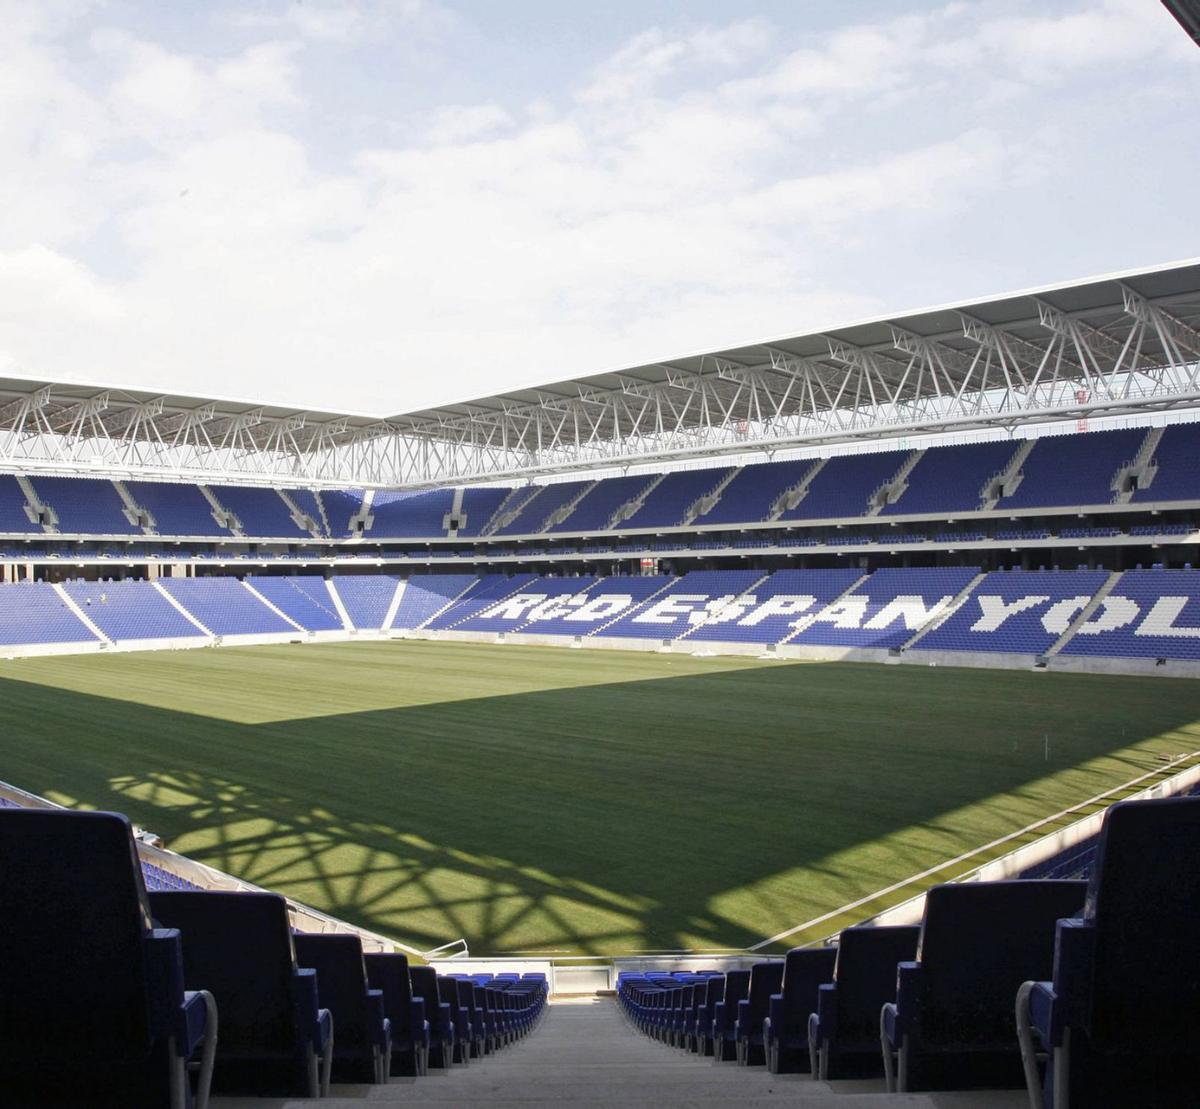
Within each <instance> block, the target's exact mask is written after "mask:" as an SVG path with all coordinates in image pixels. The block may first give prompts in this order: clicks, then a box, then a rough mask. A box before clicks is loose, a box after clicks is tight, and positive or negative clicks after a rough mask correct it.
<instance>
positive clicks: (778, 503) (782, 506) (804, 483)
mask: <svg viewBox="0 0 1200 1109" xmlns="http://www.w3.org/2000/svg"><path fill="white" fill-rule="evenodd" d="M828 461H829V459H827V458H818V459H817V460H816V461H815V462H814V463H813V465H812V468H811V469H810V470H809V471H808V473H806V474H805V475H804V477H803V478H801V479H800V480H799V481H798V482H796V484H795V485H793V486H791V487H790V488H788V489H785V490H784V491H783V492H782V493H780V494H779V496H778V497H776V498H775V503H774V504H773V505H771V511H770V512H769V513H768V514H767V520H768V521H770V520H778V519H779V517H780V516H782V515H783V514H784V513H785V512H790V511H791V510H792V509H793V508H795V507H796V505H798V504H799V503H800V502H801V501H802V500H804V498H805V497H807V496H808V487H809V486H810V485H812V483H813V478H815V477H816V476H817V474H819V473H820V472H821V470H822V469H824V467H825V463H826V462H828Z"/></svg>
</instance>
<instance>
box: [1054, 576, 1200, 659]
mask: <svg viewBox="0 0 1200 1109" xmlns="http://www.w3.org/2000/svg"><path fill="white" fill-rule="evenodd" d="M1062 653H1063V654H1064V655H1099V656H1107V657H1119V658H1177V659H1200V574H1197V573H1196V572H1195V571H1191V570H1126V571H1125V573H1123V574H1122V575H1121V576H1120V578H1119V579H1118V580H1117V584H1116V585H1115V586H1114V587H1113V589H1112V592H1110V593H1109V595H1108V596H1107V597H1105V598H1104V600H1103V601H1101V603H1100V607H1099V608H1098V609H1097V610H1096V611H1095V612H1093V613H1092V615H1091V616H1089V617H1088V619H1087V620H1086V621H1085V622H1084V623H1083V624H1082V625H1080V627H1079V628H1078V629H1076V632H1075V634H1074V635H1073V636H1071V638H1070V639H1069V640H1068V641H1067V644H1066V646H1065V647H1064V648H1063V649H1062Z"/></svg>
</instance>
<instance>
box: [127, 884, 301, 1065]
mask: <svg viewBox="0 0 1200 1109" xmlns="http://www.w3.org/2000/svg"><path fill="white" fill-rule="evenodd" d="M150 911H151V912H152V913H153V914H154V918H155V919H156V920H157V921H158V922H159V924H162V925H164V926H165V927H168V928H178V929H179V930H180V932H182V934H183V977H184V984H185V985H186V987H187V988H188V989H189V990H209V991H210V992H211V993H212V995H213V997H214V998H215V999H216V1002H217V1011H218V1013H219V1014H220V1021H221V1030H220V1045H221V1047H222V1048H229V1047H247V1046H251V1045H255V1046H261V1047H270V1048H279V1049H285V1048H288V1047H291V1046H292V1045H294V1044H295V1043H296V1021H295V1014H294V1003H293V994H292V976H293V974H294V972H295V970H296V956H295V951H294V950H293V947H292V935H291V930H290V928H289V925H288V913H287V902H286V901H284V899H283V898H282V897H280V896H279V895H278V894H275V893H250V892H247V893H229V892H216V891H209V890H202V891H197V890H193V891H186V892H184V891H181V892H176V891H171V892H164V893H152V894H151V895H150Z"/></svg>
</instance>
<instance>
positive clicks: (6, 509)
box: [0, 474, 43, 535]
mask: <svg viewBox="0 0 1200 1109" xmlns="http://www.w3.org/2000/svg"><path fill="white" fill-rule="evenodd" d="M28 504H29V500H28V499H27V498H26V496H25V490H24V489H22V488H21V485H20V483H19V482H18V481H17V479H16V478H15V477H13V475H12V474H0V532H9V533H12V534H18V535H41V534H42V532H43V528H42V525H41V524H34V523H31V522H30V519H29V517H28V515H26V512H25V506H26V505H28Z"/></svg>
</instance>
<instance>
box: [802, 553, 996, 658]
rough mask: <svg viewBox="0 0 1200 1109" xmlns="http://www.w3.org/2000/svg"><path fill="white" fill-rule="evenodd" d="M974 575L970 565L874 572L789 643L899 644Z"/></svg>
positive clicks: (908, 638) (951, 598) (853, 645)
mask: <svg viewBox="0 0 1200 1109" xmlns="http://www.w3.org/2000/svg"><path fill="white" fill-rule="evenodd" d="M978 574H979V570H978V568H977V567H973V566H949V567H941V568H936V569H899V568H886V569H882V570H876V571H875V573H873V574H872V575H871V576H870V577H869V578H868V579H867V580H866V581H865V582H863V583H862V584H861V585H859V586H857V587H856V588H855V589H854V591H853V592H852V593H850V594H848V595H847V596H845V597H843V598H842V599H841V601H839V602H838V603H837V604H836V605H831V606H829V607H828V608H826V609H824V610H823V611H821V612H819V613H817V614H816V616H815V617H814V618H813V621H812V623H810V624H809V625H808V626H807V627H806V628H804V630H803V631H801V632H799V633H798V634H797V635H796V636H795V638H793V639H791V640H789V642H791V643H802V644H818V643H819V644H827V645H835V646H841V647H870V648H874V649H883V648H891V647H900V646H903V645H904V644H905V643H907V642H908V640H910V639H911V638H912V637H913V636H914V635H915V634H916V632H917V631H918V630H919V629H920V628H922V627H923V626H924V625H925V624H926V623H928V622H929V621H930V620H932V619H935V618H936V617H937V616H938V614H939V613H941V612H943V611H944V610H945V608H946V607H947V606H948V605H949V604H950V603H951V602H952V601H953V600H954V598H955V597H956V596H958V594H959V593H960V592H962V590H963V589H965V588H966V587H967V586H968V585H969V584H970V583H971V580H972V579H973V578H974V577H976V576H977V575H978Z"/></svg>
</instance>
